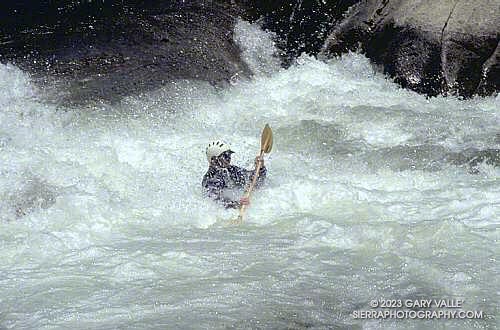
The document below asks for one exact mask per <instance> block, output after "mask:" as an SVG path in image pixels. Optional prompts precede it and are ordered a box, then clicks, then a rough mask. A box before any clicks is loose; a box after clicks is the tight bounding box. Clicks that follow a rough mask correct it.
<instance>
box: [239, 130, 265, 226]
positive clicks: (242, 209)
mask: <svg viewBox="0 0 500 330" xmlns="http://www.w3.org/2000/svg"><path fill="white" fill-rule="evenodd" d="M272 148H273V132H272V131H271V127H269V124H266V126H265V127H264V130H262V136H261V138H260V155H259V157H260V158H261V159H262V157H263V156H264V154H265V153H266V154H268V153H270V152H271V149H272ZM261 164H262V162H258V163H257V167H256V168H255V174H254V176H253V179H252V182H251V184H250V186H248V188H247V190H246V193H245V197H247V198H250V195H251V194H252V191H253V188H255V184H256V183H257V179H258V178H259V172H260V167H261ZM245 209H246V205H241V206H240V215H239V216H238V218H237V219H236V220H235V221H234V222H235V223H241V222H242V221H243V216H244V215H245Z"/></svg>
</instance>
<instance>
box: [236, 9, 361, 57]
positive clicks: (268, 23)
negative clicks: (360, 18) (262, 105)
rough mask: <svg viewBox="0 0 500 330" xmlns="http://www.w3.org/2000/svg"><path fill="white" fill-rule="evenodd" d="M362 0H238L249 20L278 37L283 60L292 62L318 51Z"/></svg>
mask: <svg viewBox="0 0 500 330" xmlns="http://www.w3.org/2000/svg"><path fill="white" fill-rule="evenodd" d="M358 1H359V0H337V1H331V0H329V1H325V0H312V1H304V0H293V1H283V0H276V1H268V0H237V1H236V2H237V3H238V5H239V7H240V8H242V9H243V13H244V17H245V18H246V19H248V20H249V21H257V20H258V21H259V23H260V24H261V26H262V27H263V28H264V29H266V30H270V31H273V32H274V33H276V35H277V36H278V46H279V47H280V48H281V50H282V51H283V60H284V63H285V64H289V63H291V62H292V60H293V59H295V58H296V57H297V56H299V55H300V54H302V53H307V54H311V55H315V54H317V53H318V52H319V51H320V49H321V47H322V46H323V44H324V42H325V40H326V38H327V37H328V34H329V32H330V31H331V29H332V28H333V27H334V26H335V24H337V23H338V21H339V20H340V19H341V18H342V15H343V14H344V13H345V11H346V10H347V9H348V8H349V7H350V6H352V5H353V4H355V3H357V2H358Z"/></svg>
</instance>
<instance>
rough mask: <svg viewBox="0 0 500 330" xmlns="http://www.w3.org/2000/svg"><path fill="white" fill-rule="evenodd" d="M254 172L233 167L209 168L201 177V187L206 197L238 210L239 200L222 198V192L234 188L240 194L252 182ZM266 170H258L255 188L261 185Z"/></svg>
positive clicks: (234, 197) (233, 197)
mask: <svg viewBox="0 0 500 330" xmlns="http://www.w3.org/2000/svg"><path fill="white" fill-rule="evenodd" d="M254 173H255V170H251V171H249V170H247V169H244V168H241V167H238V166H235V165H230V166H229V167H227V168H221V167H215V166H210V167H209V168H208V171H207V173H205V176H203V181H202V186H203V190H204V193H205V195H206V196H207V197H209V198H211V199H213V200H215V201H217V202H219V203H221V204H222V205H224V206H225V207H226V208H229V207H231V208H238V207H239V206H240V201H239V198H237V197H236V196H232V197H228V196H224V192H225V191H226V190H229V189H234V188H236V189H237V190H239V191H240V197H241V192H242V191H243V188H245V187H246V186H247V185H249V184H250V182H252V179H253V175H254ZM266 173H267V169H266V168H265V167H262V168H261V169H260V170H259V178H258V179H257V184H256V186H259V185H261V184H262V183H263V182H264V179H265V177H266Z"/></svg>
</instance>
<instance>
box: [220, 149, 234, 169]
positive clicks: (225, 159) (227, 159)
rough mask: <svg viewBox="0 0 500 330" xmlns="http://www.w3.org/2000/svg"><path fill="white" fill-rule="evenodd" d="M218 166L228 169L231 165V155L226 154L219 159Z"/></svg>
mask: <svg viewBox="0 0 500 330" xmlns="http://www.w3.org/2000/svg"><path fill="white" fill-rule="evenodd" d="M217 162H218V165H219V166H220V167H228V166H229V165H231V153H230V152H224V153H222V154H221V155H220V156H219V157H218V158H217Z"/></svg>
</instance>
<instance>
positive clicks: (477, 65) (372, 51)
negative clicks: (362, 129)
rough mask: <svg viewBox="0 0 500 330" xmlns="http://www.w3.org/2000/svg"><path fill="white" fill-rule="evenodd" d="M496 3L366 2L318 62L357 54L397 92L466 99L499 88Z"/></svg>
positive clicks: (492, 0)
mask: <svg viewBox="0 0 500 330" xmlns="http://www.w3.org/2000/svg"><path fill="white" fill-rule="evenodd" d="M499 26H500V2H498V0H479V1H474V2H471V1H465V0H455V1H453V0H442V1H410V0H367V1H362V2H359V3H358V4H356V5H355V6H353V7H352V8H351V9H350V10H349V12H348V14H347V15H346V18H345V19H344V20H343V21H342V22H341V23H340V24H339V25H337V26H336V27H335V28H334V30H333V31H332V33H331V34H330V35H329V37H328V39H327V41H326V43H325V45H324V46H323V49H322V51H321V53H320V57H323V58H330V57H332V56H338V55H340V54H342V53H344V52H346V51H348V50H355V49H361V50H362V51H364V52H365V53H366V55H367V56H368V57H369V58H370V59H372V60H373V61H374V62H375V63H378V64H381V65H383V67H384V71H385V72H387V73H389V74H390V75H391V76H392V77H394V79H395V81H397V82H399V83H400V84H401V85H402V86H404V87H408V88H410V89H413V90H416V91H418V92H421V93H426V94H428V95H437V94H439V93H445V94H458V95H462V96H465V97H471V96H473V95H475V94H479V95H491V94H494V93H497V92H498V90H499V88H500V71H499V61H498V58H499V50H498V43H499V39H500V31H499Z"/></svg>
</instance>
